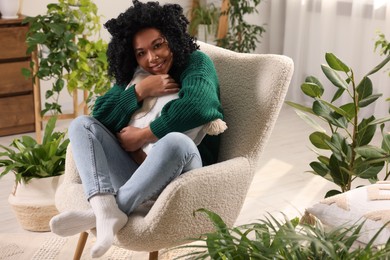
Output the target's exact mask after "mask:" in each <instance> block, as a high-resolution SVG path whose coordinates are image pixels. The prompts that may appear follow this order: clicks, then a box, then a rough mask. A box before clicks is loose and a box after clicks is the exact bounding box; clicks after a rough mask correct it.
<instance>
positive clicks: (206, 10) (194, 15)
mask: <svg viewBox="0 0 390 260" xmlns="http://www.w3.org/2000/svg"><path fill="white" fill-rule="evenodd" d="M188 13H189V16H190V23H189V25H188V31H189V33H190V34H191V35H192V36H197V38H198V39H199V40H203V41H205V42H213V41H214V39H215V35H216V33H217V28H218V20H219V9H218V8H217V7H216V6H215V5H214V4H213V3H211V4H207V5H201V4H198V5H196V6H194V7H193V8H191V9H190V10H189V12H188Z"/></svg>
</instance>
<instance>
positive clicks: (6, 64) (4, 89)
mask: <svg viewBox="0 0 390 260" xmlns="http://www.w3.org/2000/svg"><path fill="white" fill-rule="evenodd" d="M22 20H23V19H22V18H19V19H0V136H4V135H11V134H19V133H24V132H33V131H34V130H35V116H34V96H33V84H32V80H31V79H26V78H25V77H24V76H23V75H22V73H21V69H22V68H29V64H30V59H31V57H30V56H28V55H26V49H27V46H26V43H25V41H26V32H27V29H28V27H27V25H23V24H22Z"/></svg>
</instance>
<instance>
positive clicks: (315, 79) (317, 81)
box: [305, 76, 324, 89]
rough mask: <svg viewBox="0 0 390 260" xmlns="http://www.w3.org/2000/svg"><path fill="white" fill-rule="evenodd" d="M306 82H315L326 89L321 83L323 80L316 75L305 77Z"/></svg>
mask: <svg viewBox="0 0 390 260" xmlns="http://www.w3.org/2000/svg"><path fill="white" fill-rule="evenodd" d="M305 82H307V83H313V84H316V85H317V86H319V87H320V88H321V89H324V86H323V85H322V84H321V82H320V81H319V80H318V79H317V78H316V77H314V76H309V77H306V78H305Z"/></svg>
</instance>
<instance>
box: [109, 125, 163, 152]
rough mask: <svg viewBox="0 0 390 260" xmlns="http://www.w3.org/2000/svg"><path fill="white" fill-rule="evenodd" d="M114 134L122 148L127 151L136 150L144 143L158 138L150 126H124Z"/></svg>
mask: <svg viewBox="0 0 390 260" xmlns="http://www.w3.org/2000/svg"><path fill="white" fill-rule="evenodd" d="M116 136H117V138H118V140H119V143H120V144H121V146H122V148H123V149H124V150H125V151H127V152H134V151H137V150H138V149H140V148H141V147H142V146H144V145H145V144H147V143H152V142H156V141H157V140H158V138H157V137H156V136H155V135H154V134H153V132H152V130H150V127H145V128H138V127H134V126H126V127H124V128H123V129H122V130H121V131H120V132H119V133H117V134H116Z"/></svg>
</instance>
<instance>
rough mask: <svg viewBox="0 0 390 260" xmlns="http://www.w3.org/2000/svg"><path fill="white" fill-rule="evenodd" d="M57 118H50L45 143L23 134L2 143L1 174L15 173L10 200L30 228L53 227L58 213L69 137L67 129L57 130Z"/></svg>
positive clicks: (22, 221)
mask: <svg viewBox="0 0 390 260" xmlns="http://www.w3.org/2000/svg"><path fill="white" fill-rule="evenodd" d="M56 120H57V119H56V117H52V118H50V119H49V121H48V123H47V125H46V128H45V133H44V137H43V141H42V143H41V144H39V143H37V142H36V140H35V139H33V138H32V137H30V136H22V137H20V138H17V139H14V140H13V141H12V143H11V144H10V147H5V146H3V145H0V148H1V149H2V150H3V151H2V152H0V167H3V168H2V172H0V177H3V176H4V175H6V174H9V173H13V174H14V175H15V185H14V188H13V191H12V192H11V194H10V195H9V198H8V201H9V203H10V204H11V205H12V208H13V210H14V212H15V214H16V217H17V219H18V221H19V223H20V224H21V226H22V227H23V228H24V229H26V230H30V231H49V230H50V229H49V220H50V219H51V217H53V216H54V215H56V214H58V211H57V209H56V207H55V205H54V194H55V190H56V188H57V185H58V183H59V182H60V179H59V178H60V176H61V175H62V174H63V173H64V170H65V156H66V148H67V146H68V144H69V139H68V138H66V133H65V132H54V127H55V123H56Z"/></svg>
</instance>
